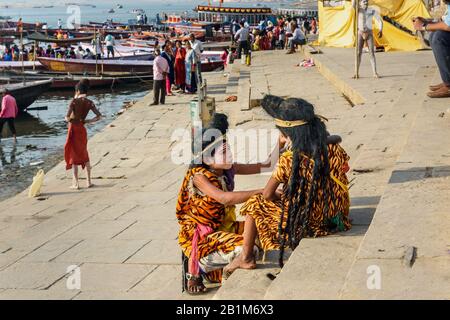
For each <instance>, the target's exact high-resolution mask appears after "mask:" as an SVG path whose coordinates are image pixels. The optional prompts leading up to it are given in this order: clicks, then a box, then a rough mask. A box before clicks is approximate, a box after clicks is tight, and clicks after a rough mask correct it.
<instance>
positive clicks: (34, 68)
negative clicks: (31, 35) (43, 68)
mask: <svg viewBox="0 0 450 320" xmlns="http://www.w3.org/2000/svg"><path fill="white" fill-rule="evenodd" d="M37 45H38V42H37V41H34V53H33V71H35V70H36V49H37Z"/></svg>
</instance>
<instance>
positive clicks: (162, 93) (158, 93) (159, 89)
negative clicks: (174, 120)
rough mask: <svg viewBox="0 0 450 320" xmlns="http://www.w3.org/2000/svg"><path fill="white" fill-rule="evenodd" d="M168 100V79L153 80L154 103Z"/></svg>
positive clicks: (162, 102)
mask: <svg viewBox="0 0 450 320" xmlns="http://www.w3.org/2000/svg"><path fill="white" fill-rule="evenodd" d="M165 102H166V80H165V79H164V80H153V103H155V104H158V103H161V104H164V103H165Z"/></svg>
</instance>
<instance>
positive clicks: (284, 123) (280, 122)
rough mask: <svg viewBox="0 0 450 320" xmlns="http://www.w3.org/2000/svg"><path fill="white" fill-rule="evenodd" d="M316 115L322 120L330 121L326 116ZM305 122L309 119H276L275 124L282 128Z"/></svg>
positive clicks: (300, 124) (301, 124)
mask: <svg viewBox="0 0 450 320" xmlns="http://www.w3.org/2000/svg"><path fill="white" fill-rule="evenodd" d="M316 117H317V118H319V119H320V120H322V121H328V119H327V118H325V117H324V116H321V115H316ZM305 124H308V121H304V120H292V121H288V120H281V119H275V125H276V126H278V127H282V128H292V127H299V126H303V125H305Z"/></svg>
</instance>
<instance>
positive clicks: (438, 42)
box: [414, 0, 450, 98]
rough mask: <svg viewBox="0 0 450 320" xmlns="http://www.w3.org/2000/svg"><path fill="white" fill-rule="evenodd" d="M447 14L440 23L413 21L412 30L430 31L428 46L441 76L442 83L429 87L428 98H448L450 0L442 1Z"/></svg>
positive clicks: (424, 20)
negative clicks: (445, 6) (431, 50)
mask: <svg viewBox="0 0 450 320" xmlns="http://www.w3.org/2000/svg"><path fill="white" fill-rule="evenodd" d="M444 3H445V4H446V5H447V14H446V15H445V16H443V17H442V19H441V20H440V21H437V22H433V21H432V20H428V19H425V18H422V17H418V18H415V19H414V28H415V29H416V30H419V31H431V35H430V45H431V48H432V49H433V54H434V57H435V59H436V63H437V65H438V68H439V73H440V74H441V79H442V83H440V84H437V85H432V86H430V92H428V96H429V97H430V98H449V97H450V0H444Z"/></svg>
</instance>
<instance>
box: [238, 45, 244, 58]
mask: <svg viewBox="0 0 450 320" xmlns="http://www.w3.org/2000/svg"><path fill="white" fill-rule="evenodd" d="M242 42H243V41H239V43H238V49H237V57H238V59H240V58H241V55H242Z"/></svg>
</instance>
